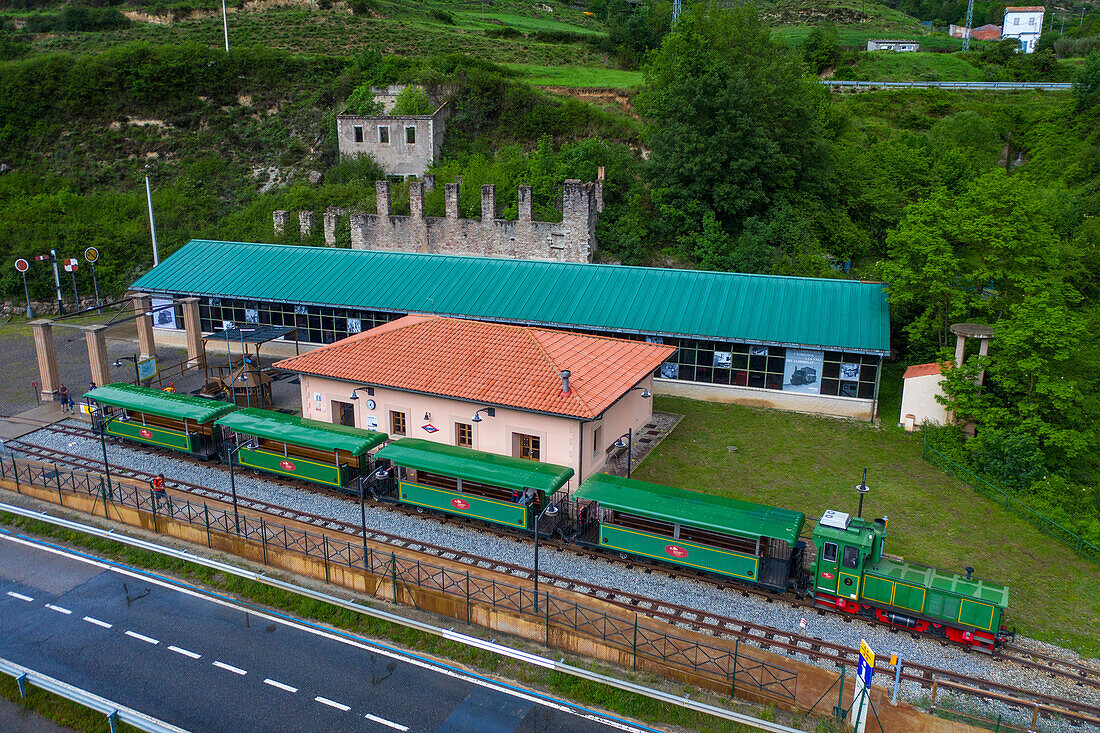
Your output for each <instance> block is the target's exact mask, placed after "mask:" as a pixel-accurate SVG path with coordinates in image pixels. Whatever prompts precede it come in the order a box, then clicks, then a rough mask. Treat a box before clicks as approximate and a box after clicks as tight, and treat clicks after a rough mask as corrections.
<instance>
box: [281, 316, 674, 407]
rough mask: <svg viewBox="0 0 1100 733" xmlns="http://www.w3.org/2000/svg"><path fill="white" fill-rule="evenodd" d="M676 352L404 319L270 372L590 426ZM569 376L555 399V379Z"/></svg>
mask: <svg viewBox="0 0 1100 733" xmlns="http://www.w3.org/2000/svg"><path fill="white" fill-rule="evenodd" d="M675 351H676V348H675V347H673V346H664V345H662V344H650V343H646V342H644V341H628V340H626V339H617V338H607V337H604V336H588V335H582V334H577V333H570V332H568V331H551V330H548V329H541V328H529V327H524V326H511V325H506V324H501V323H486V322H483V321H472V320H465V319H461V318H444V317H442V316H432V315H408V316H405V317H403V318H399V319H397V320H395V321H391V322H390V323H386V324H384V325H382V326H379V327H377V328H373V329H371V330H369V331H365V332H364V333H360V334H356V335H355V336H350V337H348V338H346V339H343V340H341V341H337V342H336V343H334V344H329V345H327V346H322V347H320V348H318V349H314V350H313V351H310V352H307V353H305V354H302V355H300V356H295V357H291V358H290V359H284V360H283V361H280V362H278V363H277V364H275V366H276V367H278V368H279V369H285V370H287V371H292V372H298V373H302V374H312V375H316V376H321V377H331V378H333V379H342V380H346V381H349V382H356V383H361V384H369V385H378V386H384V387H393V388H395V389H404V390H410V391H413V392H423V393H428V394H438V395H444V396H447V397H455V398H458V399H462V400H468V401H470V402H483V403H485V404H488V405H501V406H507V407H517V408H521V409H525V410H534V411H537V412H547V413H552V414H557V415H568V416H570V417H580V418H595V417H598V416H599V415H600V413H602V412H603V411H604V410H605V409H607V408H608V407H610V406H611V405H612V404H614V403H615V401H616V400H618V399H619V398H620V397H622V396H623V394H625V393H626V391H627V390H629V389H630V388H631V387H633V386H635V385H636V384H637V383H638V382H639V381H641V380H642V379H644V378H645V377H646V376H647V375H648V374H649V373H650V372H652V371H653V370H654V369H656V368H657V367H658V366H660V365H661V363H662V362H663V361H665V360H666V359H667V358H668V357H669V356H671V355H672V354H673V353H674V352H675ZM563 369H568V370H569V371H570V372H571V376H570V379H569V393H568V394H562V391H561V387H562V383H561V371H562V370H563Z"/></svg>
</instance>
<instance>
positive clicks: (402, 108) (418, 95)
mask: <svg viewBox="0 0 1100 733" xmlns="http://www.w3.org/2000/svg"><path fill="white" fill-rule="evenodd" d="M432 112H435V107H433V106H432V103H431V101H430V100H429V99H428V94H427V93H426V92H425V91H424V90H423V89H422V88H420V87H418V86H416V85H413V84H409V85H408V86H406V87H405V88H404V89H402V90H401V91H400V92H399V93H398V94H397V100H396V101H394V103H393V109H392V110H390V114H393V115H430V114H431V113H432Z"/></svg>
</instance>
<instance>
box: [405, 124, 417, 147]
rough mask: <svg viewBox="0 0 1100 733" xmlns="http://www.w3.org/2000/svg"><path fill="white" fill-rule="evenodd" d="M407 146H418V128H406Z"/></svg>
mask: <svg viewBox="0 0 1100 733" xmlns="http://www.w3.org/2000/svg"><path fill="white" fill-rule="evenodd" d="M405 144H406V145H416V128H415V127H406V128H405Z"/></svg>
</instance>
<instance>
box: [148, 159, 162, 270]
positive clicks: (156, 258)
mask: <svg viewBox="0 0 1100 733" xmlns="http://www.w3.org/2000/svg"><path fill="white" fill-rule="evenodd" d="M151 167H152V166H150V165H149V164H148V163H146V164H145V200H146V202H148V204H149V233H150V234H152V236H153V267H156V266H157V265H159V264H160V253H159V251H158V250H157V223H156V221H154V220H153V190H152V189H151V188H150V187H149V169H150V168H151Z"/></svg>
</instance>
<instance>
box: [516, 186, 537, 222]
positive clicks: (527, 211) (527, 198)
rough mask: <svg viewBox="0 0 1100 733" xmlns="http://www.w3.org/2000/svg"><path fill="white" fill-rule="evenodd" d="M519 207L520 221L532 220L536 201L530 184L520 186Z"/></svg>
mask: <svg viewBox="0 0 1100 733" xmlns="http://www.w3.org/2000/svg"><path fill="white" fill-rule="evenodd" d="M516 203H517V204H518V207H519V217H518V218H519V221H531V217H532V216H533V213H534V207H535V202H534V200H533V198H532V195H531V187H530V186H520V187H519V193H518V199H517V202H516Z"/></svg>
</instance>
